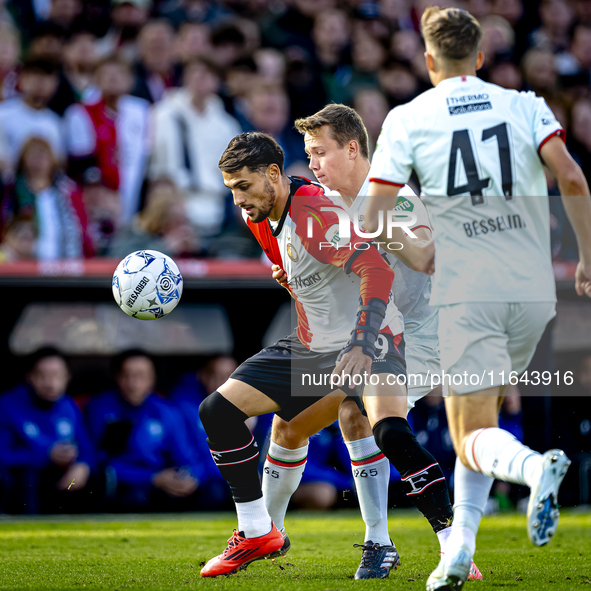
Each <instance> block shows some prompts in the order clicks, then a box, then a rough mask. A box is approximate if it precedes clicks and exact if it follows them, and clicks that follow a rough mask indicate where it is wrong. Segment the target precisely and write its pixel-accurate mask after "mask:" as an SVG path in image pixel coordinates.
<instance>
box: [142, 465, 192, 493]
mask: <svg viewBox="0 0 591 591" xmlns="http://www.w3.org/2000/svg"><path fill="white" fill-rule="evenodd" d="M152 484H153V485H154V486H155V487H156V488H159V489H160V490H161V491H163V492H165V493H166V494H167V495H168V496H170V497H176V498H181V497H188V496H189V495H190V494H192V493H194V492H195V491H196V490H197V486H198V483H197V480H195V478H193V477H192V476H189V475H186V474H183V473H182V472H179V471H178V470H177V469H176V468H166V469H164V470H162V471H161V472H158V473H157V474H156V475H155V476H154V477H153V478H152Z"/></svg>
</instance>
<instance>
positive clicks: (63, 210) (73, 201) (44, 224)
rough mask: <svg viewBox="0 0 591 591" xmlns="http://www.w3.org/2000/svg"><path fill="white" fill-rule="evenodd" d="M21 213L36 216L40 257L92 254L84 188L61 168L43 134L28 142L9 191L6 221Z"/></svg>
mask: <svg viewBox="0 0 591 591" xmlns="http://www.w3.org/2000/svg"><path fill="white" fill-rule="evenodd" d="M19 216H28V217H30V218H31V219H34V220H35V223H36V226H37V233H38V239H37V252H36V257H37V258H39V259H42V260H49V259H60V258H81V257H83V256H92V254H93V248H92V243H91V241H90V238H89V236H88V234H87V233H86V212H85V210H84V204H83V202H82V193H81V191H80V188H79V187H78V186H77V185H76V183H74V181H72V179H70V178H68V177H67V176H66V175H65V174H64V173H63V171H62V170H61V169H60V167H59V164H58V162H57V160H56V159H55V156H54V154H53V151H52V149H51V146H50V145H49V143H48V142H47V141H46V140H45V139H43V138H39V137H32V138H30V139H29V140H28V141H27V142H26V143H25V145H24V146H23V150H22V153H21V154H20V157H19V161H18V165H17V169H16V177H15V181H14V185H12V186H9V187H7V189H6V191H5V195H4V199H3V202H2V216H1V217H2V220H3V222H4V224H7V223H9V222H10V221H11V220H12V219H14V218H16V217H19Z"/></svg>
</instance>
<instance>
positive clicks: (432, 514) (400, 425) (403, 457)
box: [373, 417, 453, 533]
mask: <svg viewBox="0 0 591 591" xmlns="http://www.w3.org/2000/svg"><path fill="white" fill-rule="evenodd" d="M373 434H374V437H375V440H376V443H377V444H378V447H379V448H380V449H381V450H382V452H383V453H384V455H385V456H386V457H387V458H388V459H389V460H390V462H391V463H392V465H393V466H394V467H395V468H396V470H398V472H400V477H401V478H402V482H404V484H405V486H406V490H407V492H406V496H407V497H408V498H409V499H410V500H412V501H413V503H414V504H415V506H416V507H417V509H418V510H419V511H420V512H421V513H422V514H423V515H424V516H425V517H426V518H427V520H428V521H429V523H430V524H431V527H432V528H433V531H434V532H435V533H437V532H438V531H441V530H442V529H445V528H446V527H448V525H449V524H450V523H451V520H452V518H453V512H452V508H451V503H450V500H449V492H448V489H447V483H446V481H445V476H444V475H443V472H442V471H441V467H440V466H439V464H438V463H437V460H436V459H435V458H434V457H433V456H432V455H431V454H430V453H429V452H428V451H427V450H426V449H425V448H423V447H421V445H419V442H418V441H417V439H416V437H415V436H414V433H413V432H412V430H411V428H410V425H409V424H408V422H407V421H406V419H403V418H400V417H389V418H387V419H382V420H381V421H378V422H377V423H376V424H375V425H374V427H373Z"/></svg>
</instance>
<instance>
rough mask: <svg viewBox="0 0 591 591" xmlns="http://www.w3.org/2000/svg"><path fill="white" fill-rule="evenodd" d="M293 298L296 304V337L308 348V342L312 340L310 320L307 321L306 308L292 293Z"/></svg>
mask: <svg viewBox="0 0 591 591" xmlns="http://www.w3.org/2000/svg"><path fill="white" fill-rule="evenodd" d="M292 294H293V292H292ZM293 297H294V298H295V301H296V304H295V307H296V314H297V317H298V326H297V328H296V334H297V335H298V339H300V343H302V345H304V347H306V349H309V348H310V343H311V342H312V331H311V330H310V322H309V321H308V316H306V309H305V308H304V305H303V304H302V303H301V302H300V301H299V300H298V298H297V296H296V295H295V294H293Z"/></svg>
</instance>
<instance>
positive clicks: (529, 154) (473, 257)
mask: <svg viewBox="0 0 591 591" xmlns="http://www.w3.org/2000/svg"><path fill="white" fill-rule="evenodd" d="M554 135H558V136H560V137H562V138H564V130H563V129H562V128H561V126H560V124H559V123H558V121H557V120H556V118H555V117H554V115H553V114H552V112H551V111H550V109H549V107H548V105H547V104H546V102H545V101H544V100H543V99H541V98H538V97H536V96H535V94H534V93H533V92H527V93H524V92H517V91H514V90H506V89H504V88H501V87H499V86H496V85H494V84H488V83H486V82H483V81H482V80H480V79H478V78H477V77H475V76H458V77H455V78H450V79H447V80H444V81H443V82H440V83H439V84H438V85H437V87H435V88H433V89H431V90H428V91H427V92H424V93H423V94H421V95H420V96H418V97H417V98H416V99H414V100H413V101H411V102H410V103H408V104H406V105H402V106H400V107H397V108H395V109H393V110H392V111H391V112H390V113H389V114H388V117H387V118H386V120H385V122H384V125H383V128H382V133H381V135H380V138H379V140H378V146H377V148H376V152H375V154H374V157H373V161H372V167H371V170H370V178H371V180H376V181H378V182H380V181H381V182H387V183H392V184H394V185H400V186H402V185H404V183H405V182H406V181H407V180H408V179H409V177H410V175H411V172H412V170H415V171H416V173H417V175H418V178H419V181H420V183H421V194H422V195H424V197H423V201H424V202H425V204H426V205H427V209H428V211H429V215H430V218H431V222H432V224H433V230H434V237H435V250H436V254H435V257H436V258H435V275H434V280H433V293H432V297H431V304H432V305H437V306H441V305H446V304H454V303H460V302H526V301H537V302H547V301H554V300H555V299H556V288H555V283H554V275H553V272H552V264H551V258H550V215H549V204H548V197H547V195H548V189H547V185H546V179H545V176H544V171H543V168H542V164H541V161H540V157H539V151H540V149H541V147H542V146H543V145H544V143H545V142H547V141H548V140H549V139H550V138H551V137H552V136H554Z"/></svg>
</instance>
